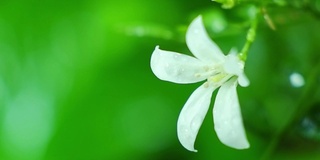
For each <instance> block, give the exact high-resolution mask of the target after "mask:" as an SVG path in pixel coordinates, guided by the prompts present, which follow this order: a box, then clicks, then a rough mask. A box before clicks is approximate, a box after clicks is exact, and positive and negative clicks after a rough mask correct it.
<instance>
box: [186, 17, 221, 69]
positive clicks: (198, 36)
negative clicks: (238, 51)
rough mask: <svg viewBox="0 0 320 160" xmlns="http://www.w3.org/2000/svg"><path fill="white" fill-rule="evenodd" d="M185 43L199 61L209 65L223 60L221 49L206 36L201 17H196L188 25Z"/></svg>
mask: <svg viewBox="0 0 320 160" xmlns="http://www.w3.org/2000/svg"><path fill="white" fill-rule="evenodd" d="M186 41H187V45H188V48H189V49H190V51H191V52H192V53H193V55H194V56H196V57H197V58H199V59H200V60H202V61H206V62H211V63H215V62H216V63H218V62H221V61H223V60H224V54H223V53H222V51H221V49H220V48H219V47H218V46H217V44H215V43H214V42H213V41H212V40H211V39H210V37H209V36H208V33H207V32H206V30H205V27H204V26H203V22H202V17H201V16H198V17H197V18H196V19H194V20H193V22H192V23H191V24H190V26H189V28H188V31H187V35H186Z"/></svg>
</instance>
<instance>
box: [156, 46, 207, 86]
mask: <svg viewBox="0 0 320 160" xmlns="http://www.w3.org/2000/svg"><path fill="white" fill-rule="evenodd" d="M150 64H151V69H152V71H153V73H154V74H155V75H156V76H157V77H158V78H159V79H161V80H164V81H170V82H174V83H195V82H199V81H202V80H205V79H206V78H207V77H205V76H200V75H201V73H204V72H206V64H205V63H203V62H202V61H200V60H198V59H196V58H194V57H191V56H188V55H184V54H180V53H176V52H171V51H164V50H160V49H159V46H157V47H156V48H155V50H154V51H153V53H152V56H151V62H150Z"/></svg>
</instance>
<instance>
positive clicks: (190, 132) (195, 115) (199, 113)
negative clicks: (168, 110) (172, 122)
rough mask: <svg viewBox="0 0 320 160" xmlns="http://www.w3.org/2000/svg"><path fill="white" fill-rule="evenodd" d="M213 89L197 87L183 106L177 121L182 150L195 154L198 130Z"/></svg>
mask: <svg viewBox="0 0 320 160" xmlns="http://www.w3.org/2000/svg"><path fill="white" fill-rule="evenodd" d="M214 90H215V88H213V87H210V86H206V84H203V85H201V86H200V87H198V88H197V89H196V90H195V91H194V92H193V93H192V94H191V96H190V97H189V99H188V101H187V102H186V104H185V105H184V106H183V108H182V110H181V112H180V115H179V119H178V129H177V130H178V138H179V141H180V143H181V144H182V145H183V147H184V148H186V149H188V150H190V151H194V152H197V150H195V149H194V142H195V140H196V137H197V134H198V131H199V128H200V126H201V124H202V122H203V119H204V117H205V115H206V114H207V112H208V109H209V105H210V101H211V96H212V92H213V91H214Z"/></svg>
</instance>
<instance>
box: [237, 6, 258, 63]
mask: <svg viewBox="0 0 320 160" xmlns="http://www.w3.org/2000/svg"><path fill="white" fill-rule="evenodd" d="M257 13H258V12H257ZM257 26H258V15H256V17H255V19H254V20H253V21H252V23H251V26H250V28H249V30H248V33H247V37H246V40H247V41H246V43H245V45H244V46H243V48H242V50H241V52H240V53H239V58H240V59H241V60H242V61H244V62H245V61H246V60H247V56H248V52H249V49H250V47H251V45H252V43H253V41H254V40H255V37H256V30H257Z"/></svg>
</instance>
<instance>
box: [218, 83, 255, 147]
mask: <svg viewBox="0 0 320 160" xmlns="http://www.w3.org/2000/svg"><path fill="white" fill-rule="evenodd" d="M236 86H237V81H236V78H233V79H231V80H229V81H228V82H226V83H225V84H223V85H222V86H221V88H220V90H219V92H218V94H217V97H216V101H215V104H214V108H213V118H214V128H215V130H216V133H217V135H218V138H219V139H220V141H221V142H222V143H223V144H225V145H227V146H229V147H232V148H236V149H246V148H249V143H248V140H247V138H246V134H245V131H244V127H243V122H242V116H241V111H240V105H239V100H238V96H237V92H236Z"/></svg>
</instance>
